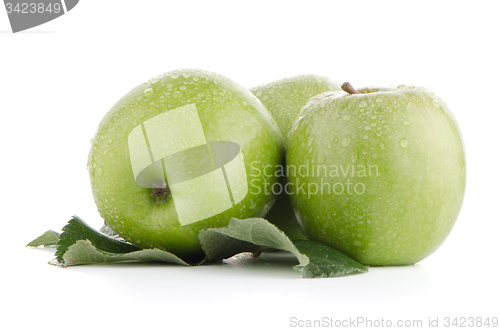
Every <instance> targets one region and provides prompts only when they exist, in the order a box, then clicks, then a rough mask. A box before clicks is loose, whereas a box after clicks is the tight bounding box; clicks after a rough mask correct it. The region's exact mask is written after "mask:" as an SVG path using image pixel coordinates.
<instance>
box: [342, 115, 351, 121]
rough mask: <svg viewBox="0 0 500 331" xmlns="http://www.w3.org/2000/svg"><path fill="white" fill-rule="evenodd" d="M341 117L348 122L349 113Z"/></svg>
mask: <svg viewBox="0 0 500 331" xmlns="http://www.w3.org/2000/svg"><path fill="white" fill-rule="evenodd" d="M342 119H343V120H344V121H346V122H348V121H349V120H350V119H351V115H345V116H344V117H342Z"/></svg>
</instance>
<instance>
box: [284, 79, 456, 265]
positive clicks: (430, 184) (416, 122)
mask: <svg viewBox="0 0 500 331" xmlns="http://www.w3.org/2000/svg"><path fill="white" fill-rule="evenodd" d="M359 92H361V93H358V94H348V93H346V92H343V91H341V92H326V93H323V94H321V95H319V96H316V97H314V98H312V99H311V100H310V101H309V103H308V104H307V105H306V106H305V107H304V109H303V110H302V112H301V114H300V115H299V118H298V120H297V121H296V122H295V123H294V125H293V129H292V131H291V132H290V135H289V141H288V147H287V158H286V163H287V168H288V169H287V170H288V182H289V183H291V184H292V186H291V187H290V188H291V189H293V193H294V194H292V196H291V198H292V203H293V206H294V208H295V211H296V215H297V216H298V219H299V222H300V223H301V225H302V226H303V229H304V230H305V232H306V236H307V237H308V238H309V239H312V240H316V241H319V242H322V243H324V244H327V245H329V246H331V247H334V248H336V249H339V250H340V251H342V252H344V253H346V254H347V255H349V256H351V257H353V258H355V259H357V260H358V261H360V262H361V263H363V264H366V265H406V264H414V263H416V262H418V261H420V260H422V259H423V258H425V257H427V256H428V255H430V254H431V253H433V252H434V251H435V250H436V249H437V248H438V247H439V246H440V245H441V244H442V243H443V241H444V240H445V239H446V237H447V236H448V234H449V233H450V231H451V229H452V227H453V225H454V223H455V221H456V219H457V217H458V214H459V211H460V208H461V206H462V201H463V198H464V191H465V156H464V146H463V141H462V136H461V133H460V130H459V128H458V125H457V122H456V120H455V118H454V116H453V115H452V114H451V112H450V111H449V110H448V108H447V106H446V104H445V103H444V102H443V101H442V100H441V99H440V98H438V97H437V96H435V95H434V94H433V93H431V92H429V91H428V90H426V89H424V88H419V87H412V86H398V87H397V88H388V89H386V88H367V89H361V90H360V91H359ZM294 169H295V171H294Z"/></svg>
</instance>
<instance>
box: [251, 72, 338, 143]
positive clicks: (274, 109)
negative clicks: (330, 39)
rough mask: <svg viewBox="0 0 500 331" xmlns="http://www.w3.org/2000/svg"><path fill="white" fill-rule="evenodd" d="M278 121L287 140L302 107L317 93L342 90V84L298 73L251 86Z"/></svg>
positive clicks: (321, 77) (325, 78) (317, 76)
mask: <svg viewBox="0 0 500 331" xmlns="http://www.w3.org/2000/svg"><path fill="white" fill-rule="evenodd" d="M250 91H252V93H253V94H255V96H257V98H259V100H260V101H262V103H263V104H264V106H266V108H267V109H268V110H269V112H270V113H271V114H272V115H273V117H274V119H275V120H276V122H277V123H278V127H279V129H280V130H281V133H282V134H283V140H284V141H285V144H286V141H287V135H288V132H289V131H290V130H291V128H292V124H293V122H294V121H295V119H296V118H297V115H298V114H299V112H300V109H301V108H302V107H304V105H305V104H306V103H307V101H309V99H310V98H312V97H313V96H315V95H318V94H321V93H323V92H327V91H341V88H340V84H339V83H338V82H336V81H334V80H331V79H330V78H327V77H323V76H319V75H312V74H309V75H298V76H293V77H287V78H283V79H280V80H277V81H274V82H271V83H267V84H262V85H259V86H256V87H254V88H251V89H250Z"/></svg>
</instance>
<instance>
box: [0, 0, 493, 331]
mask: <svg viewBox="0 0 500 331" xmlns="http://www.w3.org/2000/svg"><path fill="white" fill-rule="evenodd" d="M499 12H500V3H499V2H498V1H489V2H487V1H474V2H460V1H448V2H446V1H418V2H407V1H405V2H403V1H394V2H390V1H372V2H363V1H355V2H352V1H307V2H306V1H248V2H242V1H227V2H218V1H198V2H188V1H144V0H142V1H124V0H120V1H118V0H113V1H111V0H106V1H97V0H82V1H80V3H79V4H78V5H77V6H76V7H75V8H74V9H73V10H72V11H71V12H69V13H68V14H66V15H64V16H62V17H60V18H58V19H56V20H54V21H52V22H49V23H47V24H44V25H41V26H39V27H35V28H33V29H31V30H28V31H26V32H22V33H18V34H12V33H11V32H10V31H9V30H10V26H9V22H8V18H7V14H6V13H5V10H4V9H3V8H2V7H0V31H1V32H0V111H1V123H2V128H1V130H0V135H1V140H0V141H1V153H2V155H1V160H2V161H1V163H0V167H1V168H0V169H1V172H0V175H1V188H0V194H1V199H0V201H1V211H2V216H1V219H2V230H3V235H2V239H1V240H0V245H1V254H2V259H3V261H4V262H3V263H2V266H1V268H2V269H1V270H2V275H3V279H2V281H1V282H0V286H1V301H2V302H3V303H4V304H5V305H6V306H4V307H3V308H2V309H1V311H0V316H1V318H0V327H1V328H2V329H7V327H6V326H7V325H9V324H10V323H14V324H13V325H10V327H8V328H9V329H17V330H21V329H22V330H27V329H28V328H30V329H36V330H49V329H50V330H58V329H77V330H79V329H89V328H92V329H98V330H100V329H111V328H113V329H134V330H138V329H154V330H180V329H186V330H187V329H192V330H195V329H196V330H203V329H207V328H212V327H213V328H218V329H228V330H235V329H237V330H246V329H248V330H255V329H257V328H261V329H262V330H288V329H297V328H292V327H291V326H290V318H292V317H296V318H298V319H303V320H305V319H321V318H323V317H328V318H333V319H349V318H356V317H367V318H371V319H372V320H380V319H382V318H384V319H385V320H387V319H392V320H393V321H396V320H398V319H423V320H424V325H427V321H428V318H429V317H431V318H433V319H434V318H436V317H438V318H439V321H440V323H443V322H444V318H445V317H457V316H458V317H483V318H485V317H488V316H489V317H492V316H496V317H500V316H499V315H500V314H499V311H500V310H499V307H500V304H499V295H500V291H499V285H498V279H499V275H498V271H499V267H498V253H499V243H498V242H499V240H498V234H499V232H500V225H499V221H500V217H499V215H498V204H499V197H500V195H499V193H498V186H499V185H500V181H499V171H498V161H499V158H498V153H499V131H500V115H499V114H500V102H499V93H500V88H499V87H498V76H499V74H500V70H499V59H500V52H499V48H498V32H499V31H500V23H499V20H498V13H499ZM188 67H189V68H200V69H205V70H209V71H214V72H218V73H220V74H223V75H225V76H228V77H230V78H231V79H233V80H235V81H237V82H239V83H240V84H242V85H244V86H247V87H253V86H255V85H258V84H261V83H266V82H269V81H272V80H276V79H280V78H284V77H287V76H292V75H296V74H306V73H315V74H320V75H324V76H329V77H331V78H332V79H335V80H338V81H340V82H342V81H350V82H351V83H352V84H353V85H355V86H362V85H388V84H394V85H398V84H414V85H422V86H426V87H427V88H429V89H431V90H432V91H434V92H435V93H436V94H437V95H439V96H440V97H441V98H442V99H443V100H444V101H445V102H447V104H448V105H449V107H450V109H451V110H452V112H453V113H454V114H455V116H456V118H457V120H458V122H459V124H460V126H461V130H462V133H463V137H464V141H465V147H466V151H467V166H468V169H467V176H468V178H467V191H466V196H465V201H464V205H463V208H462V211H461V214H460V216H459V219H458V221H457V223H456V225H455V227H454V229H453V231H452V233H451V235H450V236H449V237H448V239H447V241H446V242H445V243H444V244H443V245H442V246H441V248H440V249H439V250H438V251H437V252H436V253H434V254H433V255H432V256H431V257H429V258H427V259H425V260H423V261H422V262H420V263H418V264H417V265H415V266H408V267H391V268H371V269H370V272H368V273H367V274H363V275H356V276H349V277H343V278H332V279H300V276H299V275H298V274H296V273H295V272H294V271H293V270H292V266H293V265H294V264H295V263H296V262H295V261H294V259H285V260H284V261H281V262H275V263H271V262H270V261H257V262H254V263H251V264H246V265H242V266H230V265H213V266H206V267H181V266H174V265H161V264H144V265H138V264H134V265H130V264H127V265H125V264H121V265H106V266H77V267H70V268H67V269H62V268H57V267H53V266H49V265H47V261H48V260H50V259H51V258H52V255H53V253H54V251H53V249H43V248H40V249H30V248H25V245H26V243H28V242H29V241H30V240H32V239H33V238H35V237H37V236H38V235H40V234H41V233H43V232H44V231H45V230H47V229H53V230H60V229H61V228H62V227H63V226H64V225H65V223H66V222H67V221H68V220H69V218H70V217H71V216H72V215H74V214H76V215H79V216H80V217H82V218H83V219H84V220H86V222H88V223H89V224H90V225H91V226H93V227H95V228H99V227H100V226H101V225H102V223H103V221H102V219H101V218H100V216H99V214H98V213H97V210H96V207H95V205H94V202H93V200H92V195H91V191H90V184H89V180H88V175H87V170H86V160H87V153H88V150H89V142H90V139H91V138H92V136H93V133H94V131H95V129H96V127H97V124H98V123H99V121H100V120H101V118H102V117H103V116H104V114H105V113H106V112H107V111H108V110H109V109H110V107H111V106H112V105H113V104H114V103H115V102H116V101H117V100H118V99H120V98H121V97H122V96H123V95H124V94H125V93H126V92H128V91H129V90H130V89H131V88H133V87H134V86H136V85H138V84H140V83H142V82H144V81H146V80H148V79H149V78H152V77H153V76H156V75H158V74H162V73H164V72H167V71H170V70H174V69H181V68H188ZM441 325H442V324H441ZM485 329H487V328H485Z"/></svg>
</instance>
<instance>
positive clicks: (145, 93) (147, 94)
mask: <svg viewBox="0 0 500 331" xmlns="http://www.w3.org/2000/svg"><path fill="white" fill-rule="evenodd" d="M144 95H145V96H148V97H149V96H150V95H153V89H152V88H147V89H145V90H144Z"/></svg>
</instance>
